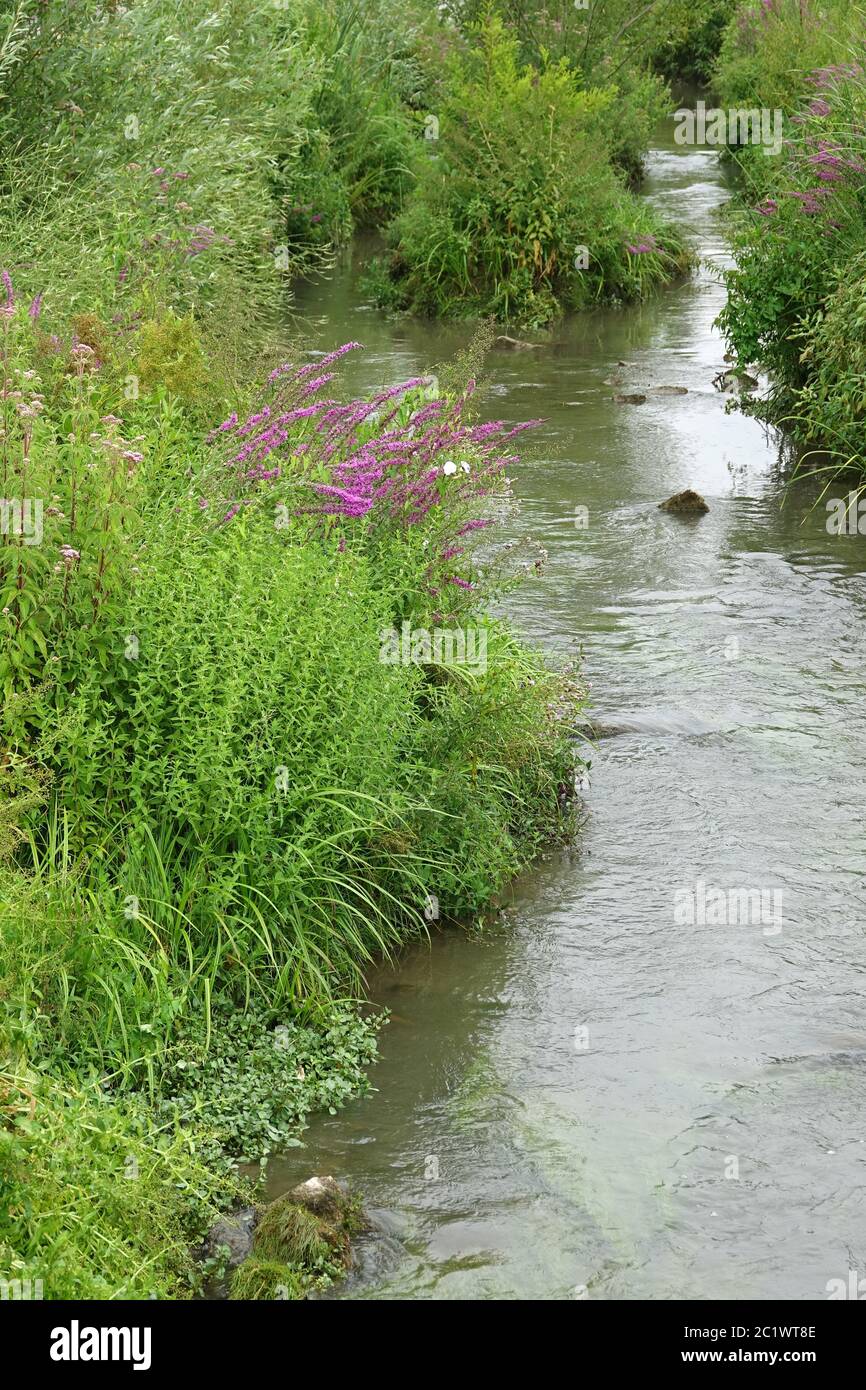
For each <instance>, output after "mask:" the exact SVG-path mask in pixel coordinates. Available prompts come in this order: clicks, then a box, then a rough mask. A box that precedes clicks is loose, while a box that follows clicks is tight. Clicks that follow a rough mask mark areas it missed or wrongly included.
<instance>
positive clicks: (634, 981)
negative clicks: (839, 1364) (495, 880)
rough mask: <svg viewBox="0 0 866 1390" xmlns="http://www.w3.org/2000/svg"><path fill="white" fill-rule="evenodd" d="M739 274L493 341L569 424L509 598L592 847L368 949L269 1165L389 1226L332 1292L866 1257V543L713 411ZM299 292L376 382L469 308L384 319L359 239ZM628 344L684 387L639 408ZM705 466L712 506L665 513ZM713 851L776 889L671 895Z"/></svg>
mask: <svg viewBox="0 0 866 1390" xmlns="http://www.w3.org/2000/svg"><path fill="white" fill-rule="evenodd" d="M646 192H647V196H648V197H650V198H651V199H653V200H654V201H655V202H656V203H658V204H659V205H660V206H663V207H665V208H666V209H667V211H668V212H669V214H670V215H671V216H672V217H674V218H676V219H678V220H679V221H681V222H683V223H685V224H686V225H687V227H688V229H689V230H690V232H691V234H692V235H693V237H694V238H695V240H696V242H697V244H698V245H699V246H700V248H701V250H702V252H703V254H704V255H705V256H706V257H707V258H708V259H709V261H710V262H711V264H712V265H714V266H716V267H718V266H719V265H722V264H723V263H724V262H725V257H726V250H725V245H724V235H723V226H722V223H721V221H720V219H719V217H718V208H719V205H720V203H721V202H722V201H723V200H724V198H725V197H726V196H727V190H726V187H725V183H724V176H723V173H722V172H721V171H720V168H719V165H718V162H717V159H716V157H715V155H714V154H713V153H712V152H709V151H708V152H703V151H694V150H692V151H685V152H684V151H682V150H679V149H675V148H674V147H673V145H672V144H668V145H666V146H665V145H660V147H659V148H658V149H657V150H656V151H655V152H654V154H653V155H652V157H651V161H650V165H649V177H648V180H647V184H646ZM722 302H723V290H722V288H721V286H720V284H719V283H718V279H717V277H716V276H715V275H714V273H713V271H712V269H710V268H708V269H704V270H703V271H702V272H701V273H700V275H699V276H697V277H696V278H695V279H694V280H693V281H692V282H690V283H688V284H685V285H683V286H680V287H676V288H674V289H672V290H671V291H669V292H666V293H665V294H663V295H662V296H661V297H660V298H659V299H657V300H656V301H654V302H653V303H652V304H650V305H647V306H644V307H642V308H637V309H631V310H627V311H621V312H613V311H612V312H603V313H599V314H597V315H595V316H592V317H587V318H581V319H579V320H576V321H575V322H573V323H571V324H569V325H568V326H567V327H565V328H563V329H561V330H560V331H558V333H557V334H556V335H555V337H554V338H553V339H552V340H551V343H550V345H549V346H547V347H545V348H544V349H543V350H542V351H537V352H531V353H528V352H527V353H509V352H507V351H502V352H500V353H498V354H496V355H494V357H493V359H492V363H491V371H492V376H493V381H494V387H493V391H492V393H491V396H490V398H489V401H488V402H487V405H488V409H489V413H490V414H496V415H502V416H504V417H506V418H508V419H509V420H515V421H516V420H519V419H524V418H526V417H527V416H535V415H543V416H544V417H545V418H546V420H547V424H546V425H545V427H544V429H543V430H542V431H541V432H540V435H539V448H538V450H537V453H536V455H535V456H534V457H533V458H532V459H531V460H530V461H527V462H525V463H524V464H523V465H521V467H520V468H518V469H516V470H515V479H516V492H517V494H518V496H519V497H520V498H521V500H522V515H521V518H520V524H521V526H522V527H523V528H525V529H528V530H529V531H530V532H531V533H532V534H533V535H534V536H535V537H537V538H538V539H540V540H541V541H542V542H543V544H544V545H545V546H546V547H547V549H548V550H549V553H550V560H549V565H548V568H547V571H546V574H545V576H544V577H543V578H541V579H538V580H534V581H532V582H531V583H530V584H527V585H525V586H524V588H523V590H522V591H521V592H519V593H518V595H517V596H516V598H515V599H514V601H513V603H512V605H511V611H512V616H513V619H514V621H515V622H516V623H517V624H518V625H519V626H521V627H522V628H523V629H524V630H525V631H527V632H528V633H530V634H531V635H532V636H533V637H534V638H535V639H537V640H539V641H540V642H542V643H543V644H545V645H546V646H548V647H549V648H550V649H552V650H554V651H556V652H557V653H559V654H563V653H564V654H566V655H572V654H575V653H576V652H578V651H579V650H582V651H583V653H584V658H585V669H586V671H587V674H588V676H589V679H590V681H591V683H592V691H593V701H594V716H595V718H596V721H597V723H598V724H599V725H600V726H602V729H603V731H604V736H603V737H602V738H601V739H600V741H599V744H598V747H597V749H596V750H595V752H594V754H593V759H592V773H591V788H590V790H589V791H588V792H587V793H586V803H587V809H588V812H589V820H588V825H587V829H586V833H585V835H584V836H583V838H582V840H581V842H580V844H579V846H578V847H577V849H576V850H574V851H570V852H565V853H561V854H557V855H556V856H555V857H552V858H550V859H548V860H546V861H545V862H543V863H542V864H540V865H539V866H537V867H536V868H535V869H534V870H533V871H532V872H531V873H529V874H527V875H525V876H524V878H523V879H522V880H521V881H520V882H519V883H518V884H517V885H516V886H515V889H514V893H513V902H512V903H511V905H510V906H509V908H508V910H507V911H506V912H505V914H504V915H503V918H502V923H501V926H500V928H499V929H498V930H496V931H495V932H494V933H492V934H491V935H490V936H487V937H486V938H483V939H480V940H479V939H472V938H464V937H463V936H461V935H459V934H451V935H445V936H442V937H440V938H439V939H437V940H436V941H434V942H433V943H432V946H431V947H429V948H427V947H424V948H418V949H414V950H412V951H411V952H410V953H409V954H408V955H407V956H406V958H405V959H404V961H403V962H402V963H401V966H400V968H399V969H398V970H397V971H393V972H391V971H388V972H382V973H381V975H380V976H379V978H378V979H377V980H376V981H374V997H375V998H376V999H377V1000H378V1001H380V1002H382V1003H384V1004H387V1005H388V1006H389V1007H390V1008H391V1009H392V1010H393V1013H394V1018H393V1022H392V1023H391V1025H390V1027H389V1028H388V1029H387V1030H386V1032H385V1035H384V1037H383V1056H382V1060H381V1062H380V1063H379V1065H378V1066H377V1067H376V1068H375V1070H374V1072H373V1078H372V1079H373V1082H374V1085H375V1086H376V1087H378V1092H377V1094H375V1095H373V1096H371V1097H368V1098H367V1099H365V1100H361V1101H358V1102H355V1103H353V1104H352V1105H350V1106H349V1107H348V1108H347V1109H345V1110H344V1111H342V1112H341V1113H340V1114H339V1115H337V1116H334V1117H327V1116H325V1117H320V1118H319V1119H318V1120H317V1121H316V1122H315V1123H314V1124H313V1126H312V1128H311V1130H310V1131H309V1133H308V1134H307V1136H306V1147H305V1148H304V1149H299V1150H295V1151H294V1152H292V1153H291V1154H290V1155H288V1156H287V1157H286V1158H285V1159H281V1160H279V1161H277V1162H275V1163H273V1164H272V1168H271V1176H270V1182H271V1189H272V1192H274V1193H276V1192H278V1191H281V1190H284V1189H285V1188H286V1187H287V1186H288V1185H290V1184H291V1183H293V1182H295V1181H297V1180H298V1179H299V1178H302V1177H306V1176H308V1175H309V1174H310V1173H311V1172H327V1173H333V1174H335V1175H336V1176H338V1177H340V1178H344V1179H346V1180H348V1181H350V1182H351V1183H352V1184H353V1185H354V1186H356V1187H358V1188H360V1189H361V1190H362V1191H363V1193H364V1194H365V1196H366V1200H367V1203H368V1205H369V1206H370V1207H371V1208H372V1209H373V1210H374V1211H375V1212H376V1213H377V1214H378V1216H379V1217H380V1218H381V1220H382V1221H383V1223H384V1224H385V1226H386V1227H387V1229H388V1230H390V1231H391V1232H392V1234H393V1236H394V1240H393V1241H391V1242H389V1241H381V1242H377V1243H376V1244H375V1246H374V1247H372V1248H371V1250H370V1251H368V1252H367V1254H366V1256H365V1258H364V1261H363V1262H362V1265H361V1267H360V1269H359V1271H358V1273H357V1275H356V1276H355V1277H354V1278H353V1279H352V1280H351V1281H350V1282H349V1283H348V1285H347V1286H345V1287H344V1288H343V1289H342V1290H341V1294H340V1296H343V1297H361V1298H364V1297H366V1298H474V1299H485V1298H521V1297H522V1298H546V1299H559V1298H573V1297H575V1296H578V1297H580V1296H586V1297H589V1298H590V1299H629V1298H654V1299H678V1298H702V1299H703V1298H706V1299H711V1298H722V1299H736V1298H745V1297H754V1298H786V1299H807V1298H822V1297H826V1292H825V1288H826V1284H827V1281H828V1280H830V1279H847V1278H848V1271H849V1269H852V1268H853V1269H857V1270H858V1271H859V1274H860V1276H861V1277H863V1276H866V1199H864V1187H866V895H864V888H863V871H864V867H866V854H864V842H863V833H862V824H861V822H862V807H863V804H864V793H866V705H864V699H863V694H864V691H863V675H864V636H863V633H864V608H866V582H864V576H863V572H862V571H863V560H864V540H863V538H861V537H841V538H840V537H834V536H830V535H828V533H827V531H826V529H825V513H824V509H823V505H822V506H821V508H820V509H819V510H816V511H814V512H810V508H811V506H812V503H813V502H814V501H815V499H816V497H817V495H818V487H817V485H816V484H814V483H806V484H801V485H799V486H798V487H797V488H796V489H795V490H793V491H792V492H791V493H790V494H789V495H788V496H787V497H786V498H784V499H783V494H784V474H783V470H782V466H781V463H780V459H779V451H778V442H777V441H775V440H774V439H773V438H769V439H768V438H766V437H765V434H764V432H763V431H762V429H761V428H760V427H759V426H758V425H757V424H756V423H754V422H753V421H750V420H747V419H744V418H743V417H741V416H739V415H736V414H726V413H725V400H726V398H725V397H724V396H721V395H720V394H719V393H718V392H717V391H715V390H714V389H713V386H712V384H711V383H712V378H713V376H714V375H715V374H716V373H717V372H718V371H719V370H720V369H721V367H722V366H723V360H722V356H723V351H724V349H723V345H722V343H721V341H720V339H719V337H718V336H717V334H716V333H715V332H714V331H713V329H712V327H711V325H712V321H713V319H714V318H715V316H716V314H717V313H718V311H719V309H720V307H721V304H722ZM301 307H302V308H303V310H304V311H305V312H306V313H308V314H309V315H311V317H312V318H313V321H314V325H315V329H314V331H315V332H316V334H317V335H318V336H319V337H320V340H321V346H322V347H323V348H326V347H331V346H333V345H334V343H335V342H337V341H343V337H342V336H341V335H345V336H346V337H348V336H352V337H357V338H360V339H361V341H363V342H365V343H366V344H367V345H368V346H369V347H370V349H371V351H370V352H369V353H368V354H367V355H366V357H365V359H364V360H363V361H362V360H361V358H360V356H359V358H358V361H357V362H356V363H355V364H354V366H353V367H352V369H351V370H352V372H353V373H354V374H355V379H354V383H353V384H354V385H356V386H371V385H378V384H380V383H382V382H389V383H390V382H393V381H396V380H399V379H400V378H401V376H403V375H408V374H410V373H412V372H414V371H416V370H419V369H421V370H423V369H424V368H426V367H428V366H429V365H430V364H431V363H432V362H435V361H437V360H443V359H444V358H445V357H447V356H448V355H449V354H450V353H451V352H453V351H454V350H455V349H456V348H457V347H459V346H460V345H461V344H462V342H463V341H464V339H465V335H466V330H465V328H460V327H448V328H442V327H431V326H430V325H427V324H405V323H396V324H395V323H393V322H389V321H387V320H385V319H383V318H382V317H381V316H379V315H378V314H376V313H375V311H373V310H372V309H370V308H369V307H368V306H365V304H364V302H363V298H362V296H361V295H360V293H359V291H358V290H357V288H356V277H355V275H354V272H353V269H352V267H345V268H344V269H343V270H341V271H340V272H338V273H335V274H334V275H333V277H332V278H331V279H329V280H327V281H324V282H322V283H321V284H319V285H317V286H313V287H311V288H310V289H309V290H308V291H307V292H306V294H305V297H304V300H303V303H302V306H301ZM619 359H625V360H626V361H628V362H629V363H630V364H631V365H630V366H628V367H626V368H617V367H616V363H617V361H618V360H619ZM613 371H619V372H621V373H622V374H623V376H624V378H625V381H624V384H623V386H622V387H621V388H620V389H622V390H640V389H645V388H647V387H653V386H656V385H661V384H665V383H667V384H676V385H682V386H686V387H687V388H688V394H687V395H682V396H659V395H652V394H650V395H649V398H648V401H647V403H646V404H645V405H642V406H617V405H615V404H613V403H612V401H611V395H612V389H611V388H610V387H609V386H605V385H604V384H603V382H604V379H605V378H606V377H608V376H609V375H610V373H611V372H613ZM686 486H693V487H695V488H697V489H698V490H699V491H701V492H702V493H703V494H704V495H705V496H706V498H707V500H708V501H709V503H710V507H711V510H710V512H709V514H708V515H707V516H705V517H703V518H701V519H700V520H698V521H684V520H682V519H678V518H676V517H670V516H667V515H665V514H664V513H661V512H659V511H658V510H657V506H656V504H657V503H658V502H659V501H661V500H662V499H663V498H665V497H667V496H668V495H670V494H671V493H673V492H675V491H677V490H679V489H681V488H683V487H686ZM783 500H784V506H783ZM577 506H586V507H588V509H589V526H588V529H586V530H579V529H577V528H576V526H575V507H577ZM699 881H703V883H704V884H705V885H707V887H708V888H709V887H713V888H718V889H722V890H724V891H725V892H727V890H728V889H732V888H749V889H754V890H762V889H763V890H764V892H765V893H766V894H767V895H768V896H767V899H766V901H767V904H768V905H770V904H773V903H775V904H776V905H777V906H778V905H779V904H780V910H779V912H775V911H774V910H771V911H770V914H769V915H768V916H766V917H765V919H764V921H763V923H762V922H761V921H760V920H757V921H755V922H754V924H751V925H736V924H732V925H719V924H716V923H715V922H713V920H712V913H709V914H708V915H709V916H710V919H711V920H710V923H708V924H700V923H697V924H695V925H687V924H686V925H684V924H683V920H682V915H679V916H678V914H677V912H676V910H675V907H676V903H677V902H678V901H681V900H680V899H677V898H676V894H677V893H678V892H686V893H697V891H698V889H697V884H698V882H699ZM774 890H780V891H781V900H779V899H773V897H772V893H773V891H774Z"/></svg>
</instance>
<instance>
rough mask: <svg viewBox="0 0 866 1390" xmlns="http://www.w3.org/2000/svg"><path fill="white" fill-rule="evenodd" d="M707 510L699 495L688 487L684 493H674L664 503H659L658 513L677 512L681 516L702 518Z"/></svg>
mask: <svg viewBox="0 0 866 1390" xmlns="http://www.w3.org/2000/svg"><path fill="white" fill-rule="evenodd" d="M709 510H710V509H709V507H708V505H707V503H706V502H705V501H704V499H703V497H702V496H701V494H700V493H699V492H693V491H692V489H691V488H690V487H687V488H686V490H685V492H675V493H674V495H673V497H669V498H668V500H667V501H666V502H659V511H660V512H677V513H679V514H680V515H681V516H702V515H703V513H704V512H708V511H709Z"/></svg>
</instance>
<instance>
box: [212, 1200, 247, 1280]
mask: <svg viewBox="0 0 866 1390" xmlns="http://www.w3.org/2000/svg"><path fill="white" fill-rule="evenodd" d="M255 1226H256V1209H255V1207H240V1208H239V1210H237V1211H234V1212H232V1213H231V1214H230V1215H228V1216H221V1217H220V1219H219V1221H217V1222H216V1224H215V1225H213V1226H212V1227H211V1228H210V1231H209V1232H208V1234H207V1236H206V1237H205V1241H204V1246H203V1249H202V1251H201V1253H202V1256H203V1257H208V1258H210V1259H215V1258H216V1257H217V1256H218V1255H219V1254H220V1253H221V1252H224V1250H226V1249H227V1250H228V1252H229V1254H228V1257H227V1260H226V1268H227V1269H235V1268H236V1267H237V1266H238V1265H239V1264H241V1262H242V1261H243V1260H245V1259H246V1258H247V1256H248V1255H249V1253H250V1250H251V1249H252V1246H253V1235H254V1233H255Z"/></svg>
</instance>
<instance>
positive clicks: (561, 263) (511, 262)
mask: <svg viewBox="0 0 866 1390" xmlns="http://www.w3.org/2000/svg"><path fill="white" fill-rule="evenodd" d="M446 63H447V66H446V67H445V69H444V73H443V77H442V79H441V86H440V91H439V93H438V94H437V99H436V103H435V106H436V111H437V113H438V114H437V115H435V116H433V117H431V120H432V121H433V122H435V124H434V125H433V126H432V131H431V133H432V134H433V135H434V136H435V138H433V139H430V140H429V141H428V150H429V155H428V158H427V159H426V160H425V161H424V162H423V163H422V164H421V165H420V167H419V168H418V176H417V183H416V185H415V187H414V189H413V192H412V196H411V198H410V199H409V201H408V203H407V205H406V207H405V208H404V211H403V212H402V214H401V215H400V216H398V217H397V218H396V220H395V221H394V222H393V224H392V225H391V227H390V228H389V232H388V238H389V242H390V244H391V246H392V248H393V249H392V252H391V256H390V260H389V262H388V272H389V276H390V279H391V282H392V286H391V288H390V290H388V291H386V289H385V288H384V287H382V286H380V289H379V293H380V298H384V299H385V300H387V301H388V302H391V303H396V304H398V305H399V306H401V307H406V308H410V309H411V310H412V311H413V312H416V313H424V314H430V315H457V314H461V313H462V314H466V313H477V312H478V309H479V308H483V309H484V310H485V311H487V312H489V313H492V314H493V315H495V316H496V317H497V318H499V319H502V320H512V321H516V322H519V323H524V324H529V325H532V326H540V325H543V324H545V323H548V322H549V321H550V320H551V319H553V318H555V317H557V316H558V315H560V314H561V313H562V312H563V311H564V310H569V309H572V310H573V309H582V308H586V307H587V306H588V305H590V304H592V303H594V302H597V301H599V300H602V299H608V300H610V299H618V300H628V299H636V298H640V297H641V296H642V295H644V294H645V293H647V291H648V290H649V289H650V288H651V287H652V286H653V285H656V284H659V283H662V282H663V281H664V280H666V279H670V278H672V276H674V275H676V274H678V273H682V271H683V270H684V269H685V267H686V265H687V263H688V258H687V255H686V253H685V248H684V246H683V243H682V241H681V239H680V238H679V237H678V235H677V233H676V231H675V230H674V229H672V228H665V227H662V226H661V225H660V223H659V219H658V217H657V216H656V215H655V213H654V212H653V211H652V209H651V208H650V207H649V206H648V205H647V204H645V203H642V202H640V201H639V200H638V198H637V197H636V196H635V195H634V194H633V193H632V192H631V191H630V190H629V188H628V187H627V185H626V176H625V173H624V172H623V170H622V169H621V168H619V167H618V163H617V161H618V157H619V156H620V155H621V154H622V150H621V148H619V147H618V144H617V141H618V140H620V139H621V138H622V134H623V131H624V129H628V124H629V115H630V111H631V107H630V103H633V102H634V99H635V94H634V93H631V94H627V93H626V94H624V93H623V92H622V90H621V89H620V87H619V86H618V85H617V84H615V83H606V84H605V85H603V86H582V85H581V84H580V83H579V82H578V80H577V75H576V73H575V71H574V69H573V68H572V66H571V65H570V63H569V61H568V59H567V58H565V57H562V58H560V59H558V60H557V61H553V60H552V59H550V58H548V57H547V56H545V55H542V56H541V58H540V59H539V63H538V66H537V67H530V66H523V65H521V63H520V58H519V45H518V42H517V39H516V38H515V37H514V36H512V35H511V34H510V33H509V32H508V31H507V30H506V29H505V28H504V27H503V25H502V23H501V21H494V22H491V23H489V24H487V25H486V26H485V27H484V28H482V29H480V30H479V31H478V33H477V34H473V35H472V36H471V39H470V41H469V43H468V44H466V45H459V46H455V47H454V49H453V50H452V51H451V52H450V53H448V54H447V56H446ZM623 107H625V110H623V109H622V108H623ZM639 109H640V110H641V112H642V113H643V116H644V119H645V120H646V122H647V124H646V125H642V127H641V129H640V131H639V133H638V134H637V135H636V144H637V146H638V148H637V149H632V150H630V151H628V153H629V154H630V155H631V156H633V157H635V158H637V157H638V149H639V150H640V152H641V153H642V149H643V142H644V140H645V138H646V137H647V136H648V130H649V127H650V125H651V123H652V121H653V119H658V118H660V117H661V116H662V115H663V113H664V104H663V95H662V89H661V84H660V83H656V82H654V80H653V79H646V81H645V83H644V85H643V89H642V90H641V91H640V93H639Z"/></svg>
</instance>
